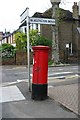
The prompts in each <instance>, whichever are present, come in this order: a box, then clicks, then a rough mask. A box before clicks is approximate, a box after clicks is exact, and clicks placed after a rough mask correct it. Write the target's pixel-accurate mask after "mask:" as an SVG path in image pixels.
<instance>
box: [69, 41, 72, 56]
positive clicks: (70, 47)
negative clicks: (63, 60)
mask: <svg viewBox="0 0 80 120" xmlns="http://www.w3.org/2000/svg"><path fill="white" fill-rule="evenodd" d="M69 53H71V54H72V43H71V42H70V43H69Z"/></svg>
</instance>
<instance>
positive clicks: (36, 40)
mask: <svg viewBox="0 0 80 120" xmlns="http://www.w3.org/2000/svg"><path fill="white" fill-rule="evenodd" d="M30 43H31V46H36V45H44V46H51V45H52V40H50V39H48V38H46V37H44V36H42V35H38V30H31V31H30Z"/></svg>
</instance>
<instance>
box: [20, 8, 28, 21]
mask: <svg viewBox="0 0 80 120" xmlns="http://www.w3.org/2000/svg"><path fill="white" fill-rule="evenodd" d="M27 10H28V8H26V9H25V10H24V12H23V13H22V14H21V15H20V18H21V23H23V22H25V21H26V18H27Z"/></svg>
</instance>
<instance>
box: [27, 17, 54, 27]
mask: <svg viewBox="0 0 80 120" xmlns="http://www.w3.org/2000/svg"><path fill="white" fill-rule="evenodd" d="M29 22H30V23H31V24H48V25H55V19H47V18H34V17H31V18H30V20H29Z"/></svg>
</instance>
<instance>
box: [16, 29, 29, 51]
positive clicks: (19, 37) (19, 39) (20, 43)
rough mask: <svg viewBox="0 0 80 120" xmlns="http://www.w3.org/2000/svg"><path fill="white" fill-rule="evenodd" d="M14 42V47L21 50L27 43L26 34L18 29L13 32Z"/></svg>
mask: <svg viewBox="0 0 80 120" xmlns="http://www.w3.org/2000/svg"><path fill="white" fill-rule="evenodd" d="M15 42H16V49H17V50H23V49H26V45H27V43H26V42H27V39H26V34H25V33H23V32H20V31H18V32H17V33H16V34H15Z"/></svg>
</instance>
